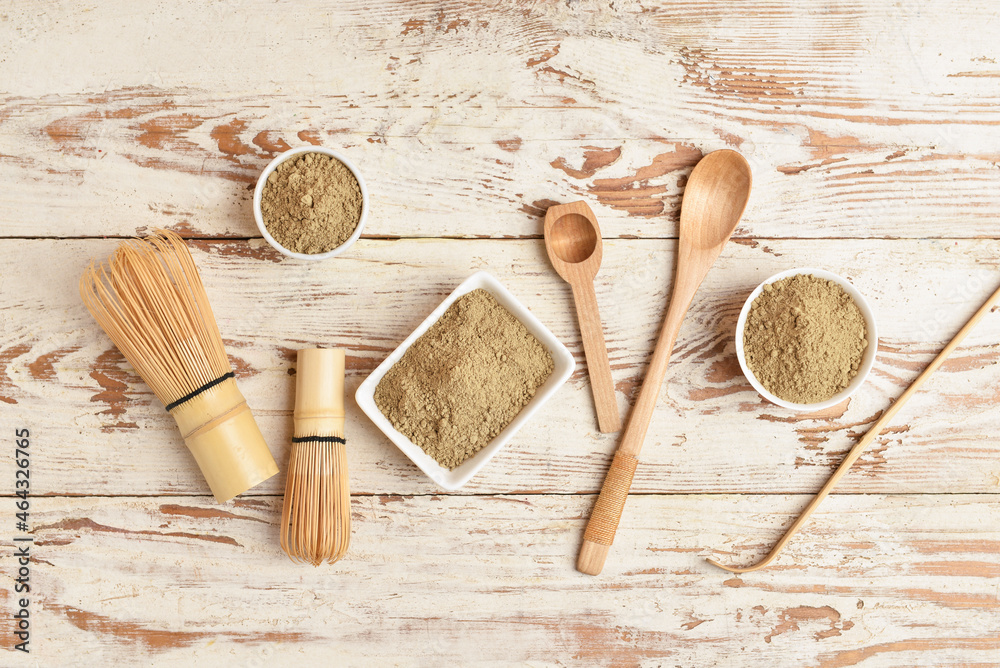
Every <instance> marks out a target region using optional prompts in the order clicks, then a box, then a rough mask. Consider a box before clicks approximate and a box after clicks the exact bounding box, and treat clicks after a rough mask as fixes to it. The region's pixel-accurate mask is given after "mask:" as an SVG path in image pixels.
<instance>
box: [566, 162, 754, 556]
mask: <svg viewBox="0 0 1000 668" xmlns="http://www.w3.org/2000/svg"><path fill="white" fill-rule="evenodd" d="M750 183H751V175H750V166H749V165H748V164H747V161H746V160H745V159H744V158H743V156H742V155H740V154H739V153H737V152H736V151H729V150H722V151H715V152H713V153H709V154H708V155H706V156H705V157H704V158H702V159H701V161H700V162H699V163H698V164H697V165H695V168H694V170H693V171H692V172H691V176H690V177H689V178H688V182H687V186H686V187H685V188H684V200H683V202H682V204H681V234H680V241H679V242H678V244H677V272H676V274H675V276H674V293H673V296H672V297H671V298H670V307H669V308H668V309H667V317H666V318H665V319H664V321H663V327H662V328H661V329H660V336H659V338H658V339H657V340H656V349H655V350H654V352H653V360H652V361H651V362H650V363H649V370H648V371H647V372H646V379H645V380H644V381H643V382H642V389H641V390H640V391H639V399H638V400H636V402H635V407H633V408H632V414H631V415H630V416H629V420H628V426H627V427H625V434H624V436H622V440H621V442H620V443H619V444H618V450H617V451H616V452H615V458H614V460H612V462H611V468H610V469H609V470H608V474H607V477H605V478H604V485H602V486H601V494H600V496H598V497H597V504H596V505H595V506H594V511H593V512H592V513H591V515H590V521H589V522H587V531H586V533H584V535H583V546H582V547H581V548H580V556H579V558H578V559H577V562H576V568H577V570H578V571H580V572H581V573H587V574H588V575H597V574H598V573H600V572H601V569H602V568H604V561H605V559H607V556H608V552H609V551H610V550H611V543H612V542H614V539H615V532H616V531H617V530H618V520H619V519H621V516H622V511H623V510H624V509H625V500H626V499H627V498H628V491H629V488H630V487H631V486H632V476H633V474H634V473H635V468H636V466H637V465H638V463H639V461H638V459H637V457H638V455H639V451H640V450H641V449H642V442H643V440H645V438H646V429H647V428H648V427H649V420H650V418H652V417H653V408H654V407H655V406H656V398H657V397H658V396H659V394H660V386H661V385H663V378H664V377H665V376H666V374H667V362H668V361H670V352H671V350H672V349H673V347H674V341H675V340H676V339H677V332H678V330H679V329H680V327H681V321H682V320H683V319H684V314H685V313H687V310H688V307H689V306H690V305H691V300H692V299H694V293H695V292H696V291H697V290H698V286H699V285H701V282H702V281H703V280H704V279H705V274H707V273H708V270H709V268H710V267H711V266H712V264H713V263H714V262H715V259H716V258H717V257H719V253H720V252H721V251H722V247H723V246H725V245H726V242H727V241H729V237H730V236H731V235H732V233H733V230H734V229H736V224H737V223H739V222H740V218H741V217H742V216H743V209H745V208H746V205H747V199H749V197H750Z"/></svg>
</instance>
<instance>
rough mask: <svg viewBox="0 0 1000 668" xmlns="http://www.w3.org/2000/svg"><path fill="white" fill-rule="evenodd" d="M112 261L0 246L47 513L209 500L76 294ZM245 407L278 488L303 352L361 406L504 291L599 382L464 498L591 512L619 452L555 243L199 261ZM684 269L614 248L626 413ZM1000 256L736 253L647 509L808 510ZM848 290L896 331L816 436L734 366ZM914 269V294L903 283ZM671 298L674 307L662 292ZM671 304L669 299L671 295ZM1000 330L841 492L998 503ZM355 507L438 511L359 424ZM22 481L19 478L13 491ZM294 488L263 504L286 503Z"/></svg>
mask: <svg viewBox="0 0 1000 668" xmlns="http://www.w3.org/2000/svg"><path fill="white" fill-rule="evenodd" d="M115 243H116V242H114V241H112V240H106V241H104V240H65V241H60V240H32V241H18V240H7V241H3V242H0V263H2V265H3V266H4V267H5V272H4V274H3V278H2V279H0V313H2V317H0V342H2V344H0V401H2V402H3V404H4V406H3V408H4V411H3V421H4V422H3V424H4V428H5V429H11V430H12V429H13V428H15V427H20V426H27V427H29V428H30V429H32V431H33V433H34V438H35V442H36V443H37V450H36V455H35V456H36V462H35V465H36V466H37V467H38V470H40V471H45V475H44V476H41V477H40V478H39V479H38V480H37V481H36V482H35V485H36V490H35V491H36V492H37V493H44V494H102V495H104V494H112V495H115V494H129V495H145V494H153V495H162V494H168V495H169V494H181V495H184V494H204V493H206V487H205V484H204V482H203V481H202V479H201V476H200V474H199V473H198V471H197V470H196V469H195V468H194V464H193V462H192V460H191V459H190V456H189V455H188V454H187V452H186V451H185V450H184V448H183V446H182V444H181V442H180V439H179V437H178V434H177V433H176V428H175V426H174V424H173V421H172V420H171V419H170V418H169V417H168V416H167V414H166V413H165V412H164V411H163V408H162V407H161V406H160V404H159V403H158V402H157V401H156V399H155V398H154V397H153V396H152V394H151V393H150V391H149V389H148V388H147V387H146V386H145V384H144V383H142V382H141V380H140V379H139V378H137V377H136V375H135V373H134V372H133V371H132V370H131V368H130V367H129V366H128V365H127V364H126V363H125V362H124V361H123V360H122V358H121V357H120V356H119V354H118V353H117V352H116V350H115V349H114V347H113V345H112V344H111V343H110V341H109V340H108V339H107V338H106V337H105V335H104V334H103V333H102V332H101V331H100V330H99V329H98V328H97V326H96V325H95V324H94V322H93V321H92V320H91V318H90V316H89V315H88V314H87V313H86V311H85V309H84V308H83V306H82V304H81V303H80V301H79V298H78V296H77V293H76V285H77V281H78V277H79V274H80V272H81V271H82V269H83V267H84V266H86V264H87V262H88V261H89V260H90V259H91V258H94V257H102V256H104V255H105V254H107V253H108V252H110V251H111V249H112V248H113V247H114V245H115ZM192 247H193V249H194V256H195V261H196V262H197V264H198V265H199V266H200V267H201V269H202V274H203V276H204V280H205V283H206V286H207V289H208V291H209V294H210V296H211V298H212V301H213V304H214V308H215V312H216V316H217V318H218V320H219V323H220V327H221V330H222V332H223V335H224V337H225V338H226V341H227V349H228V351H229V353H230V356H231V358H232V360H233V362H234V365H235V369H236V372H237V374H238V377H239V382H240V385H241V387H242V389H243V391H244V393H245V394H246V396H247V397H248V400H249V403H250V405H251V407H252V408H253V409H254V411H255V414H256V415H257V417H258V420H259V422H260V424H261V427H262V429H263V431H264V434H265V437H266V439H267V441H268V443H269V444H270V445H271V448H272V451H273V452H274V453H275V456H276V458H277V459H278V460H279V464H282V465H283V464H284V461H285V458H286V452H287V444H288V443H289V440H290V436H291V420H290V414H291V408H292V398H293V397H292V393H293V387H294V384H293V377H292V376H291V375H290V374H291V373H293V370H292V366H293V364H294V351H295V350H296V349H298V348H300V347H306V346H312V345H315V344H323V345H335V346H343V347H346V348H347V349H348V350H349V351H350V353H349V370H348V380H347V388H348V394H349V395H351V396H352V395H353V392H354V390H355V389H356V388H357V386H358V384H360V382H361V380H362V379H363V378H364V377H365V376H366V375H367V374H368V373H369V372H370V371H371V370H372V369H373V368H374V367H375V366H376V365H377V364H378V363H380V362H381V361H382V359H384V357H385V356H386V355H387V354H388V353H389V351H391V350H392V349H393V348H395V346H396V345H398V343H399V342H401V341H402V340H403V339H404V338H405V337H406V336H407V335H408V334H409V332H410V331H412V330H413V328H414V327H416V325H417V324H418V323H419V322H420V321H421V320H422V319H423V318H424V317H425V316H426V314H428V313H429V312H430V311H431V310H432V309H433V308H434V307H435V306H436V305H437V304H438V303H439V302H440V301H441V300H442V299H443V298H444V296H445V295H446V294H448V293H449V292H450V291H451V290H452V289H453V288H454V287H455V286H456V285H457V284H458V283H459V282H461V280H462V279H464V278H465V277H466V276H468V275H469V274H471V273H472V272H474V271H476V270H479V269H488V270H489V271H491V272H493V273H494V274H495V275H496V276H497V277H498V278H499V279H500V280H501V281H502V282H503V283H504V284H505V285H507V286H508V287H509V288H510V290H511V291H512V292H513V293H514V294H515V295H516V296H517V297H518V298H519V299H521V300H522V301H523V302H524V303H525V305H526V306H527V307H528V308H530V309H531V310H532V311H533V312H534V313H535V314H536V315H537V316H538V317H539V318H540V319H541V321H542V322H543V323H545V324H546V325H547V326H549V327H550V328H551V329H552V330H553V332H554V333H555V335H556V337H557V338H559V339H560V340H562V341H564V342H566V343H567V344H568V345H569V346H570V348H571V349H572V350H573V353H574V355H576V357H577V359H578V361H579V362H580V366H579V367H578V369H577V372H576V374H575V375H574V377H573V378H572V379H571V380H570V382H569V383H568V384H567V385H566V386H565V387H564V388H563V389H562V390H561V391H560V392H559V393H558V394H557V395H556V396H555V397H554V398H553V399H552V401H551V403H550V404H548V405H547V406H546V407H545V408H544V409H543V410H542V411H541V412H540V414H539V415H538V417H537V418H536V419H535V420H534V421H533V422H532V423H530V424H529V425H528V426H526V427H525V429H524V430H523V431H522V432H520V433H519V434H518V435H517V436H516V437H515V438H514V439H513V441H512V443H511V444H510V446H509V448H508V449H507V450H506V451H504V452H503V453H501V455H500V456H499V457H497V459H496V460H494V462H492V463H491V464H490V466H489V467H487V469H485V470H484V472H483V473H481V474H480V475H479V476H478V477H477V478H476V479H475V480H474V481H473V483H472V484H470V486H469V487H468V488H467V489H466V491H468V492H472V493H515V492H553V493H566V492H593V491H595V490H596V489H598V487H599V485H600V482H601V480H602V478H603V475H604V472H605V467H606V466H607V463H608V460H609V456H610V453H611V452H612V451H613V449H614V446H615V444H616V438H617V436H616V435H614V434H610V435H600V434H598V433H597V431H596V424H595V423H594V420H593V416H594V412H593V404H592V399H591V393H590V388H589V385H588V382H587V380H586V371H585V368H584V366H583V357H582V351H581V349H580V342H579V341H580V339H579V330H578V329H577V325H576V321H575V316H574V315H573V311H572V302H571V296H570V293H569V288H568V286H566V285H565V284H564V283H563V282H562V281H561V280H560V279H559V278H558V277H557V276H556V275H555V273H554V272H553V271H552V270H551V268H550V267H549V266H548V264H547V260H546V259H545V251H544V248H543V244H542V242H541V240H530V241H521V240H510V241H502V240H492V241H490V240H481V241H471V240H453V241H421V240H409V241H395V242H391V241H370V240H362V241H361V242H359V243H358V245H357V246H356V247H355V248H354V249H352V251H351V252H350V253H348V254H347V255H346V256H343V257H339V258H336V259H334V260H331V261H329V262H324V263H319V264H311V263H298V262H293V261H283V260H281V258H280V256H278V255H277V254H276V253H274V252H272V251H271V250H270V249H269V248H268V247H266V246H264V245H262V244H261V242H259V241H251V242H243V241H226V242H205V241H202V242H195V243H193V244H192ZM674 254H675V242H673V241H668V240H655V241H642V240H610V241H608V242H606V243H605V259H604V267H603V269H602V272H601V273H600V274H599V275H598V281H597V289H598V300H599V302H600V305H601V309H602V315H603V318H604V321H605V323H606V338H607V341H608V349H609V352H610V357H611V362H612V365H613V377H614V380H615V383H616V387H617V396H618V402H619V408H620V410H621V411H622V412H623V414H624V412H625V411H626V410H627V406H628V405H630V403H631V401H632V398H633V396H634V393H635V392H636V391H637V388H638V385H639V383H640V382H641V379H642V377H643V375H644V373H645V364H646V362H647V359H648V355H649V352H650V350H651V348H652V345H653V340H654V338H655V335H656V330H657V328H658V326H659V323H660V321H661V319H662V317H663V313H664V312H665V308H666V304H667V300H668V294H669V292H668V291H669V288H670V282H671V280H672V278H671V272H672V267H673V261H674ZM998 258H1000V242H996V241H985V240H980V241H934V240H910V241H903V240H897V241H867V240H858V241H850V240H803V241H796V240H776V241H768V242H760V243H758V242H752V243H732V244H729V245H728V246H727V247H726V249H725V250H724V252H723V255H722V257H721V258H720V260H719V262H718V264H717V266H716V267H714V268H713V269H712V271H711V272H710V273H709V275H708V278H707V280H706V282H705V284H704V285H703V287H702V289H701V291H700V292H699V294H698V296H696V298H695V301H694V304H693V307H692V310H691V311H690V313H689V315H688V317H687V320H686V321H685V324H684V326H683V327H682V329H681V333H680V337H679V339H678V341H679V344H678V348H677V349H676V352H675V354H674V357H673V360H672V368H671V370H670V371H669V372H668V380H667V383H666V389H665V391H664V396H663V397H662V398H661V400H660V403H659V406H658V408H657V410H656V413H655V415H654V419H653V423H652V426H651V428H650V431H649V435H648V437H647V438H648V442H647V445H646V448H645V449H644V450H643V463H642V466H640V467H639V471H638V474H637V477H636V481H635V484H634V486H633V489H634V490H635V491H638V492H669V493H680V492H683V493H695V492H753V493H808V492H812V491H814V490H816V489H817V488H818V487H819V485H820V484H821V483H822V481H823V480H825V478H826V477H827V476H828V475H829V473H830V471H831V469H832V467H834V466H835V465H836V464H837V463H838V462H839V461H840V459H841V457H842V455H843V454H844V453H845V452H846V451H847V450H848V449H849V448H850V446H851V445H852V444H853V443H854V442H855V440H856V438H857V437H858V436H859V435H860V434H861V433H863V431H864V430H865V429H866V426H867V425H868V424H870V423H871V422H872V421H873V420H874V419H876V417H877V416H878V415H879V412H880V411H881V410H883V409H884V407H885V406H887V405H888V404H889V402H890V401H892V399H893V398H894V397H896V396H898V395H899V393H900V392H901V391H902V389H903V388H904V387H905V386H906V384H908V382H909V381H910V380H912V379H913V378H914V377H915V376H916V375H917V373H918V372H919V371H920V369H922V368H923V366H924V365H925V364H926V363H927V362H929V361H930V359H931V358H932V357H933V356H934V354H935V353H936V352H937V350H938V349H940V348H941V347H942V346H943V344H944V343H945V342H946V341H947V340H949V339H950V338H951V336H952V334H953V333H954V331H956V330H957V328H958V327H959V326H960V325H961V324H962V323H963V322H964V321H965V319H966V318H968V316H969V315H970V314H971V313H972V312H974V311H975V310H976V308H978V306H979V305H980V303H981V302H982V301H983V300H985V298H986V297H987V296H988V295H989V294H990V293H991V292H992V290H994V289H995V287H996V284H997V282H998V281H1000V277H998V274H997V271H996V269H997V264H998ZM810 265H812V266H819V267H822V268H828V269H831V270H834V271H837V272H838V273H840V274H842V275H844V276H847V277H849V278H850V279H851V280H852V281H853V282H854V283H855V285H856V286H857V287H858V288H859V289H860V290H861V292H862V293H863V294H865V295H867V296H868V298H869V299H870V301H871V303H872V305H873V307H874V308H875V310H876V313H877V317H878V322H879V327H880V330H879V332H880V340H881V352H880V354H879V357H878V360H877V363H876V367H875V369H874V371H873V373H872V375H871V377H870V379H869V381H868V382H867V383H866V384H865V386H864V387H863V388H862V390H861V391H860V392H859V393H858V394H857V395H856V396H855V397H854V398H853V399H852V400H851V402H850V403H849V405H848V406H846V407H840V408H839V409H837V410H833V411H830V412H827V413H824V414H823V415H814V416H809V415H806V416H803V415H796V414H793V413H790V412H788V411H786V410H784V409H778V408H776V407H773V406H770V405H767V404H765V403H764V402H763V400H761V399H760V397H759V396H758V395H757V394H756V393H754V392H753V391H752V389H751V388H750V386H749V384H748V383H747V382H746V381H745V379H744V378H743V376H742V374H741V373H740V371H739V367H738V365H737V362H736V359H735V350H734V344H733V341H732V336H733V331H734V328H735V323H736V319H737V316H738V314H739V310H740V308H741V306H742V304H743V301H744V300H745V298H746V296H747V295H748V294H749V292H750V291H751V290H752V289H753V288H754V287H755V286H756V285H757V284H758V283H759V282H760V281H761V280H763V279H764V278H766V277H767V276H769V275H771V274H773V273H776V272H777V271H780V270H784V269H788V268H790V267H795V266H810ZM901 268H902V269H905V271H901ZM649 286H654V288H653V289H652V290H650V289H649ZM655 286H659V287H655ZM998 340H1000V318H997V317H994V316H992V315H991V316H989V317H987V318H986V319H985V320H984V321H983V322H982V323H981V324H980V326H979V327H978V328H977V329H976V330H975V331H974V332H973V333H972V334H971V335H970V336H969V338H968V339H967V340H966V343H965V344H964V345H963V346H962V347H961V348H960V349H959V350H958V351H956V353H955V355H954V357H953V358H952V359H951V360H950V361H949V362H948V363H946V364H945V366H944V367H943V368H942V369H941V371H939V372H938V374H936V375H935V376H934V378H932V379H931V380H930V381H929V383H928V384H927V386H926V388H925V389H924V390H923V391H921V392H920V393H919V394H918V395H917V396H916V397H914V399H913V400H912V401H911V402H910V403H909V404H908V405H907V406H906V407H905V408H904V409H903V411H902V412H901V413H900V415H899V416H898V419H897V420H896V422H895V424H894V425H893V426H891V427H890V428H889V429H888V430H887V431H886V432H885V433H884V434H883V435H882V436H881V437H880V438H879V439H878V441H877V442H876V444H875V445H874V446H873V447H872V449H871V451H870V452H869V453H867V454H865V455H864V456H863V457H862V459H861V461H860V462H859V464H858V465H857V466H856V469H855V471H853V472H852V473H851V474H850V475H849V476H848V477H847V478H846V479H845V481H844V482H843V484H842V487H841V491H843V492H880V493H915V492H937V493H947V492H963V493H971V492H978V493H996V492H997V488H998V486H1000V468H998V461H1000V450H998V448H1000V445H998V444H997V442H996V439H994V438H993V435H994V434H995V433H996V431H997V419H998V414H997V411H996V409H995V404H996V387H997V379H998V373H1000V367H998V366H997V365H996V361H997V357H996V354H997V346H998V344H997V341H998ZM348 415H349V419H348V426H347V435H348V438H349V440H350V447H349V453H350V454H349V457H350V461H349V465H350V470H351V484H352V488H353V489H354V490H355V491H357V492H361V493H398V494H413V493H433V492H434V491H436V488H435V487H434V486H433V484H432V483H430V482H429V481H428V480H427V479H426V478H425V477H424V476H423V474H422V473H420V471H419V470H418V469H416V468H415V467H414V466H413V465H412V464H411V463H410V462H409V460H408V459H406V458H405V457H404V456H403V455H402V454H401V453H399V452H398V451H397V450H396V448H395V447H393V446H392V445H391V443H390V442H389V441H388V440H387V439H386V438H384V437H383V436H381V435H380V434H379V433H378V432H377V431H376V430H375V428H374V426H373V425H372V424H371V423H370V422H369V421H368V420H367V418H364V417H363V416H362V414H361V413H360V411H359V410H358V409H357V407H356V406H355V405H353V402H352V403H350V404H349V408H348ZM12 466H13V462H12V461H11V460H10V459H6V458H0V478H3V477H4V476H8V477H11V476H12V473H11V467H12ZM281 489H282V480H281V479H280V477H277V478H275V479H272V481H270V482H269V483H267V484H265V485H262V486H260V487H258V488H257V489H256V490H255V492H256V493H262V494H275V493H279V492H280V490H281Z"/></svg>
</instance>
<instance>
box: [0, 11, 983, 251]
mask: <svg viewBox="0 0 1000 668" xmlns="http://www.w3.org/2000/svg"><path fill="white" fill-rule="evenodd" d="M4 11H5V13H4V15H3V16H2V17H0V38H2V39H0V62H2V67H3V74H4V76H3V79H2V80H0V179H2V180H3V182H4V184H5V185H6V186H7V187H6V188H5V189H4V191H3V192H2V193H0V216H2V218H3V220H4V222H5V225H4V228H3V230H2V234H3V235H4V236H24V237H31V236H89V235H95V234H97V235H130V234H132V233H133V232H134V231H135V229H136V227H152V226H165V227H173V228H176V229H179V230H182V231H187V232H190V233H193V234H198V235H225V236H255V235H256V229H255V227H254V225H253V220H252V217H251V215H250V193H249V192H248V191H247V186H249V185H251V184H252V182H253V180H254V179H255V178H256V175H257V174H258V173H259V171H260V169H261V168H262V167H263V166H264V165H265V164H266V162H267V161H268V160H269V159H270V158H272V157H274V155H275V154H276V152H279V151H281V150H283V149H284V148H287V147H288V146H295V145H302V144H306V143H323V144H325V145H328V146H333V147H338V148H341V149H343V150H344V151H346V152H347V153H348V154H349V155H350V156H351V158H352V160H354V161H356V162H357V164H358V165H359V166H360V168H361V169H362V171H363V173H364V174H365V175H366V177H367V180H368V183H369V186H370V189H371V192H372V216H371V218H370V222H369V226H368V229H367V233H368V234H370V235H374V236H392V237H400V236H403V237H405V236H431V237H438V236H505V235H512V236H524V235H537V234H538V233H539V218H538V216H539V214H540V213H542V212H544V209H545V207H546V206H547V203H549V202H552V201H567V200H572V199H577V198H581V197H585V198H587V199H588V200H589V201H590V202H591V203H592V204H593V205H594V207H595V211H596V213H597V215H598V217H599V219H600V220H601V224H602V229H603V232H604V234H606V235H608V236H623V235H637V236H646V237H663V236H673V235H675V234H676V212H677V209H678V206H679V202H680V193H681V188H682V186H683V182H684V178H685V176H686V174H687V171H688V169H689V168H690V166H691V165H692V164H693V163H694V162H695V161H696V160H697V158H698V157H699V156H700V155H701V153H702V152H703V151H710V150H714V149H717V148H723V147H731V148H737V149H738V150H740V151H741V152H742V153H743V154H744V155H746V156H747V157H748V158H749V159H750V161H751V163H752V165H753V167H754V172H755V186H756V187H755V192H754V196H753V199H752V201H751V206H750V210H749V212H748V215H747V219H746V222H745V223H744V224H743V225H742V226H741V227H740V229H739V230H738V231H737V236H767V237H779V236H794V237H803V236H808V237H832V236H850V237H917V238H919V237H934V236H941V237H978V236H995V234H996V229H997V223H996V221H997V218H998V216H1000V203H998V202H997V199H996V198H995V197H994V196H993V193H994V192H996V191H997V189H998V187H1000V171H998V170H997V168H996V164H997V160H998V158H1000V145H998V141H997V140H998V125H1000V107H998V103H1000V93H998V89H997V86H996V82H997V79H998V78H1000V67H998V65H997V61H998V59H1000V56H998V54H997V53H996V45H995V34H994V31H995V26H993V25H992V22H991V20H980V15H981V14H984V13H985V14H989V13H990V11H989V10H988V9H979V8H977V7H976V6H975V4H973V5H970V4H969V3H964V2H958V0H947V1H945V0H941V1H938V2H923V3H918V4H913V3H903V4H897V3H887V2H883V3H861V2H856V3H855V2H852V3H842V4H839V5H831V4H829V3H825V2H817V1H810V2H795V1H785V2H779V3H773V4H770V5H765V6H760V7H754V8H753V9H746V10H740V9H737V8H734V7H733V6H732V5H731V4H730V3H724V2H699V3H694V4H690V3H645V2H644V3H641V4H640V3H638V2H615V3H598V2H570V3H566V4H562V3H541V4H526V5H523V6H522V5H505V4H501V5H499V6H498V5H497V4H496V3H491V2H452V3H444V4H441V3H412V2H395V3H379V5H378V7H377V8H373V7H371V5H370V3H367V2H352V3H338V5H337V10H335V11H333V10H330V9H329V8H327V9H324V10H317V9H316V8H315V7H311V6H310V5H309V3H304V4H302V5H301V6H290V5H288V4H286V3H280V4H271V3H262V2H242V1H239V0H233V1H228V2H218V3H213V4H212V5H211V6H210V7H203V6H202V5H201V3H198V2H197V1H196V0H188V1H186V2H179V3H171V4H169V5H163V6H160V5H157V6H149V7H146V8H145V9H142V10H141V9H138V7H137V6H136V5H135V3H130V2H127V1H126V0H116V1H115V2H105V3H100V4H98V5H94V6H91V5H80V6H78V7H77V6H65V7H61V8H60V9H59V10H58V11H46V10H45V9H43V8H42V7H41V6H40V5H39V4H38V3H26V2H22V3H18V4H17V5H16V6H15V7H12V8H9V9H6V10H4ZM945 185H946V186H947V187H944V186H945ZM470 211H481V212H483V213H486V214H487V215H484V216H470V215H468V213H469V212H470Z"/></svg>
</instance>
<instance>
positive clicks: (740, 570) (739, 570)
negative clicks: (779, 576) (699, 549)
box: [705, 557, 769, 574]
mask: <svg viewBox="0 0 1000 668" xmlns="http://www.w3.org/2000/svg"><path fill="white" fill-rule="evenodd" d="M705 561H707V562H708V563H710V564H712V565H713V566H715V567H717V568H721V569H722V570H724V571H729V572H730V573H737V574H739V573H749V572H750V571H755V570H757V569H758V568H763V567H764V566H766V565H767V563H768V561H769V560H767V561H762V562H760V563H759V564H755V565H753V566H747V567H746V568H736V567H733V566H726V565H725V564H720V563H719V562H718V561H716V560H715V559H712V558H711V557H706V558H705Z"/></svg>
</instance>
